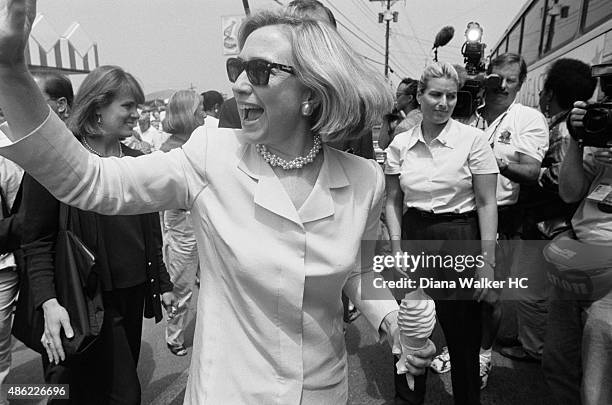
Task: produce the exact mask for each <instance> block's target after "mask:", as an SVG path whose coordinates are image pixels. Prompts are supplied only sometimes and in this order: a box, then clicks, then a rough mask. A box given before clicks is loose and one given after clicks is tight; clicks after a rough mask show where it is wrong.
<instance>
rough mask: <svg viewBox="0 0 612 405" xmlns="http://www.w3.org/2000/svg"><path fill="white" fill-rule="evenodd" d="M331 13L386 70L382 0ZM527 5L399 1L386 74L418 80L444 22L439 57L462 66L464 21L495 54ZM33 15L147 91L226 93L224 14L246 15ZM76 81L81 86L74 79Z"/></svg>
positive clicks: (190, 3) (66, 6) (187, 5)
mask: <svg viewBox="0 0 612 405" xmlns="http://www.w3.org/2000/svg"><path fill="white" fill-rule="evenodd" d="M288 2H289V0H248V3H249V6H250V8H251V10H252V11H256V10H258V9H264V8H274V7H280V5H279V4H286V3H288ZM322 2H323V3H324V4H326V5H327V6H328V7H330V9H331V10H332V11H333V12H334V14H335V16H336V19H337V20H338V22H339V24H340V27H339V31H340V33H341V35H342V36H343V37H344V38H345V39H346V40H347V41H348V42H349V43H350V44H351V46H352V47H353V48H354V49H355V50H356V51H357V52H359V53H360V54H362V55H363V56H365V57H366V58H367V59H368V61H369V63H371V64H372V65H373V66H374V67H375V68H376V69H379V71H380V72H381V73H382V72H383V70H384V63H383V62H384V47H385V29H384V24H379V23H378V13H379V12H381V11H383V9H382V7H383V3H382V2H373V1H370V0H322ZM525 2H526V0H399V1H395V2H394V4H393V6H392V11H397V12H398V22H397V23H391V41H390V66H391V68H392V69H393V70H394V72H395V74H392V75H391V76H390V79H391V84H392V85H394V86H395V85H396V84H397V83H398V82H399V80H401V77H404V76H411V77H418V76H419V73H420V70H421V69H422V68H423V66H425V64H426V63H427V62H428V61H430V60H431V57H432V54H431V47H432V45H433V41H434V38H435V35H436V33H437V32H438V31H439V29H440V28H442V27H443V26H445V25H451V26H453V27H454V28H455V37H454V38H453V40H452V41H451V42H450V43H449V44H448V45H447V46H446V47H444V48H441V49H440V51H439V54H438V57H439V60H445V61H448V62H452V63H462V57H461V55H460V48H461V45H462V44H463V42H464V32H465V28H466V26H467V23H469V22H470V21H477V22H479V23H480V24H481V26H482V27H483V28H484V36H483V42H485V43H487V44H488V48H487V49H489V50H490V49H492V48H493V46H494V45H495V43H496V42H497V41H498V39H499V38H500V37H501V36H502V34H503V33H504V31H505V29H506V28H507V27H508V25H509V23H510V22H511V21H512V20H513V19H514V17H515V16H516V14H517V13H518V11H519V10H520V9H521V7H522V6H523V5H524V3H525ZM38 12H39V13H42V14H44V16H45V18H46V20H47V21H48V22H49V23H50V25H51V26H52V27H53V28H54V30H55V31H57V32H58V33H59V34H62V33H64V32H65V31H66V29H67V28H68V27H69V26H70V24H71V23H72V22H79V23H80V24H81V26H82V28H83V30H84V31H85V32H86V34H87V36H89V37H90V38H91V39H92V40H93V41H94V42H96V43H97V44H98V53H99V56H100V63H101V64H114V65H119V66H122V67H123V68H125V69H126V70H127V71H129V72H131V73H132V74H134V75H135V76H136V77H137V78H138V79H139V80H140V81H141V83H142V85H143V88H144V90H145V93H151V92H154V91H159V90H163V89H175V90H178V89H184V88H194V89H195V90H197V91H198V92H201V91H205V90H211V89H214V90H218V91H220V92H222V93H224V94H225V95H228V96H229V95H231V84H230V83H229V81H228V79H227V75H226V73H225V59H226V58H227V56H226V55H224V54H223V34H222V27H221V21H222V16H244V8H243V0H171V1H170V0H39V1H38ZM75 82H76V83H77V85H78V83H80V79H79V78H76V80H75Z"/></svg>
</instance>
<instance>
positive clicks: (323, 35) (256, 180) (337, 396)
mask: <svg viewBox="0 0 612 405" xmlns="http://www.w3.org/2000/svg"><path fill="white" fill-rule="evenodd" d="M6 4H7V3H6V1H5V0H2V1H0V17H2V20H0V107H1V108H3V109H4V110H5V113H6V116H7V118H8V122H9V125H10V126H11V131H9V130H8V128H4V130H5V131H6V132H8V135H9V137H10V138H11V139H12V140H13V142H14V143H13V144H11V145H9V146H6V147H4V148H1V149H0V154H2V155H5V156H7V157H9V158H10V159H13V160H15V161H16V162H18V163H19V164H20V165H22V166H23V167H24V168H25V169H26V170H28V171H30V172H31V173H32V175H33V176H34V177H35V178H37V179H38V180H39V181H40V182H41V183H43V184H44V185H45V186H46V187H47V188H48V189H49V190H51V191H52V192H53V193H54V194H55V195H56V196H57V197H58V198H59V199H60V200H62V201H65V202H66V203H68V204H72V205H76V206H78V207H80V208H81V209H87V210H95V211H98V212H101V213H104V214H117V213H122V214H136V213H142V212H152V211H159V210H165V209H173V208H175V209H176V208H182V209H189V210H191V215H192V219H193V222H194V231H195V234H196V239H197V242H198V251H199V255H200V262H201V264H202V269H204V270H203V271H202V274H201V291H200V294H199V298H198V308H197V311H198V315H197V322H196V331H195V338H194V352H193V356H192V360H191V369H190V373H189V381H188V383H187V389H186V394H185V403H186V404H258V403H266V404H334V405H336V404H340V403H347V401H348V383H347V378H348V376H347V354H346V348H345V342H344V336H343V333H342V302H341V298H340V297H341V291H342V290H344V291H345V292H346V294H347V295H348V296H349V298H350V299H351V300H352V301H353V302H354V303H355V305H356V306H357V307H358V308H359V309H360V310H361V312H362V313H363V314H364V316H365V318H366V319H367V320H368V321H369V323H370V325H371V326H372V329H373V331H375V332H377V333H378V334H379V336H380V337H383V336H387V337H389V340H390V341H391V342H394V343H395V348H394V350H396V351H397V350H401V349H399V347H398V346H399V345H398V344H397V343H398V331H397V321H396V318H397V309H398V308H397V304H396V302H395V300H394V299H393V297H392V295H391V294H390V293H389V292H388V291H386V290H380V291H378V296H377V297H376V298H379V299H377V300H369V299H365V298H364V297H363V296H362V286H363V287H364V288H365V286H367V285H372V279H373V278H374V274H373V272H372V256H373V254H374V246H373V244H363V248H362V240H374V239H376V236H377V229H378V222H379V216H380V212H381V206H382V197H383V190H384V176H383V173H382V170H381V169H380V168H379V167H378V165H377V164H376V163H375V162H374V161H367V160H364V159H361V158H358V157H355V156H351V155H349V154H346V153H343V152H340V151H337V150H333V149H331V148H329V147H328V146H326V145H325V143H326V142H328V141H331V140H338V139H343V138H347V137H351V136H358V135H359V134H360V133H361V131H362V130H363V129H364V128H369V127H371V126H372V125H373V124H374V123H375V122H377V121H378V120H379V119H380V117H381V116H382V113H383V112H384V111H387V110H389V109H390V107H391V103H392V100H391V96H390V94H389V93H388V92H387V91H386V88H387V87H386V86H385V84H384V82H383V79H382V78H381V77H380V76H379V75H378V74H376V73H374V72H373V71H371V70H370V69H369V68H368V67H367V66H366V65H365V63H364V62H363V60H362V59H361V58H360V57H358V56H357V54H355V53H354V52H353V51H352V49H351V48H350V47H349V46H348V45H347V44H346V43H345V42H344V41H343V40H342V39H341V38H340V36H339V35H338V34H337V33H336V32H335V31H334V30H333V28H331V27H330V26H328V25H327V24H325V23H321V22H316V21H313V20H306V19H299V18H296V17H295V16H292V15H289V14H283V13H280V14H279V13H270V12H263V13H260V14H256V15H254V16H252V17H250V18H249V19H247V20H246V22H245V23H244V24H243V26H242V28H241V33H240V37H239V43H240V48H241V51H240V54H239V56H238V58H239V59H238V61H233V62H230V63H229V65H228V74H229V78H230V80H231V81H232V82H234V83H233V92H234V96H235V97H236V100H237V103H238V108H239V112H240V118H241V121H242V128H243V129H242V130H231V129H225V130H219V129H217V130H211V129H208V130H207V131H206V133H205V134H203V136H198V137H195V136H192V137H191V138H190V139H189V141H187V142H186V143H185V144H184V145H183V146H182V147H181V148H177V149H174V150H172V151H170V152H168V153H165V154H164V153H161V152H158V153H153V154H151V155H147V156H143V157H138V158H124V159H112V158H111V159H100V158H98V157H96V156H94V155H92V154H88V153H87V152H86V151H85V150H84V149H83V148H82V147H81V146H80V145H79V144H78V143H77V142H76V141H75V140H74V139H73V137H72V135H70V133H69V132H68V131H67V130H66V129H65V127H64V125H63V124H62V123H61V121H59V120H58V119H57V118H56V117H55V116H54V115H52V114H49V110H48V108H47V107H45V104H44V99H43V98H42V96H41V95H40V93H39V92H38V90H37V88H36V85H35V84H34V83H33V81H32V79H31V76H30V75H29V73H28V72H27V69H26V63H25V60H24V58H23V56H22V53H23V49H24V46H25V43H26V40H27V33H28V29H27V27H29V23H30V22H31V21H33V18H34V13H33V8H34V7H33V6H34V5H35V1H32V0H30V1H26V0H13V1H10V2H8V4H9V7H8V8H7V7H6ZM27 6H29V7H27ZM245 70H246V71H245ZM9 83H10V84H9ZM89 190H96V192H95V193H91V192H89ZM434 351H435V348H434V347H433V343H431V342H430V344H429V345H428V346H427V348H425V349H424V350H422V351H420V352H418V353H416V354H415V356H411V357H409V360H408V362H407V364H406V366H407V368H408V370H409V372H410V373H413V374H420V373H423V372H424V367H426V366H427V365H428V364H429V362H430V359H431V357H432V355H433V352H434Z"/></svg>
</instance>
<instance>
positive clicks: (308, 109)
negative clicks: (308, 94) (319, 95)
mask: <svg viewBox="0 0 612 405" xmlns="http://www.w3.org/2000/svg"><path fill="white" fill-rule="evenodd" d="M302 115H303V116H305V117H309V116H311V115H312V104H310V102H308V101H304V102H303V103H302Z"/></svg>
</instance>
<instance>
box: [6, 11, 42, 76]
mask: <svg viewBox="0 0 612 405" xmlns="http://www.w3.org/2000/svg"><path fill="white" fill-rule="evenodd" d="M35 18H36V1H35V0H0V65H2V66H7V67H11V68H13V67H15V66H20V65H23V67H25V56H24V51H25V47H26V44H27V42H28V36H29V35H30V30H31V29H32V23H33V22H34V19H35Z"/></svg>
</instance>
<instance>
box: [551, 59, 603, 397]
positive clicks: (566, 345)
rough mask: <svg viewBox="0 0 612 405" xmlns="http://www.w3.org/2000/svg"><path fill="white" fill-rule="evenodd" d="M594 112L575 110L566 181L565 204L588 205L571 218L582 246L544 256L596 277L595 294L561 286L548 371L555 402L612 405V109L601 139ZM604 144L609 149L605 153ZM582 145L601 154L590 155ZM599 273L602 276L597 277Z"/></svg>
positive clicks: (580, 106)
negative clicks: (580, 293) (595, 128)
mask: <svg viewBox="0 0 612 405" xmlns="http://www.w3.org/2000/svg"><path fill="white" fill-rule="evenodd" d="M600 66H601V65H600ZM595 68H596V67H595V66H594V67H593V71H594V72H595ZM608 69H609V71H608V72H607V74H605V75H602V77H601V87H602V89H603V91H604V93H605V94H606V99H607V100H609V99H610V97H611V96H612V91H611V90H612V64H608ZM594 76H595V75H594ZM587 110H589V111H592V110H593V109H592V106H591V108H589V107H587V103H585V102H582V101H578V102H576V103H574V109H573V110H572V111H571V113H570V117H569V125H568V127H569V129H570V134H571V135H572V139H571V141H570V145H569V148H568V151H567V154H566V156H565V159H564V161H563V164H562V165H561V172H560V175H559V194H560V195H561V198H563V200H564V201H565V202H577V201H581V202H580V206H579V207H578V210H577V211H576V213H575V214H574V217H573V218H572V227H573V231H574V234H575V235H571V237H574V238H573V239H575V240H573V239H571V238H570V237H559V238H557V239H555V240H554V241H553V243H551V245H549V246H548V247H547V249H546V250H545V252H544V253H545V256H546V257H547V260H549V261H551V262H552V263H553V264H555V265H556V266H557V268H559V269H560V270H563V269H564V268H571V269H573V270H578V271H579V272H580V274H582V275H583V277H584V276H586V277H589V278H590V280H589V285H590V286H591V288H592V291H589V296H588V297H585V296H576V294H572V293H569V292H568V291H567V290H566V289H564V288H563V284H561V285H558V284H556V285H555V288H554V292H553V300H552V301H551V304H550V309H549V316H548V330H547V334H546V341H545V348H544V358H543V371H544V376H545V378H546V380H547V382H548V384H549V386H550V388H551V390H552V393H553V395H554V396H555V400H556V402H558V403H568V404H569V403H572V404H577V403H582V404H585V405H591V404H610V403H612V384H611V383H612V375H611V374H610V364H612V344H611V343H610V342H612V292H611V290H610V287H609V286H610V276H611V275H612V270H611V268H612V265H611V263H612V257H611V256H612V255H611V254H610V248H609V247H610V246H612V213H611V211H612V209H611V208H612V207H611V206H610V204H609V203H608V200H609V198H610V197H609V196H610V195H611V193H610V190H609V188H610V186H609V185H610V184H612V147H610V146H612V142H610V141H612V128H610V116H611V114H610V106H609V105H608V106H607V107H606V106H604V108H603V111H602V110H600V112H603V117H604V118H606V119H604V122H605V123H606V125H605V126H604V127H603V130H602V131H599V133H598V134H594V133H593V131H589V132H587V131H585V127H587V128H588V127H589V126H591V125H592V123H593V119H592V118H593V116H594V115H593V114H592V115H591V117H590V118H589V117H588V116H586V115H587ZM600 118H601V117H600ZM597 137H599V138H598V139H596V138H597ZM604 141H606V143H607V145H608V146H605V147H604V146H603V145H605V144H606V143H604ZM583 146H596V147H585V148H584V149H583ZM559 247H561V249H559ZM556 252H561V253H563V255H558V254H556ZM570 253H571V254H570ZM596 268H597V269H598V271H597V270H596V271H593V269H596ZM580 270H582V271H580ZM595 277H597V278H595ZM566 285H567V284H566Z"/></svg>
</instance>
